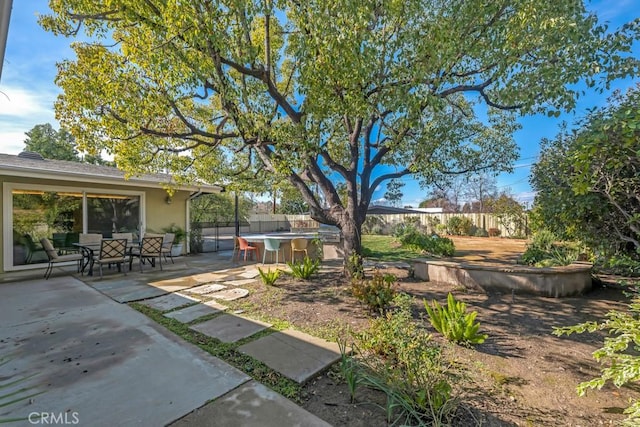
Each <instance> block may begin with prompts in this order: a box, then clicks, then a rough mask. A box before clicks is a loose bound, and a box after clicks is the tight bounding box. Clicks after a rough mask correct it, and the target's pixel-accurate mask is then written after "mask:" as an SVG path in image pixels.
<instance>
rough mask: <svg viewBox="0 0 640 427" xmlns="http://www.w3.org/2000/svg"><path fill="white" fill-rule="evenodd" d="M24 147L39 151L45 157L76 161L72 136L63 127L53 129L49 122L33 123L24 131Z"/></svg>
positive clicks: (76, 153)
mask: <svg viewBox="0 0 640 427" xmlns="http://www.w3.org/2000/svg"><path fill="white" fill-rule="evenodd" d="M25 135H27V138H26V139H25V140H24V146H25V147H24V148H25V150H27V151H33V152H36V153H39V154H40V155H41V156H42V157H44V158H45V159H57V160H70V161H76V162H77V161H78V159H79V158H78V151H77V150H76V144H75V142H74V140H73V136H72V135H71V134H70V133H69V132H68V131H67V130H65V129H60V130H59V131H57V130H55V129H54V128H53V126H51V124H49V123H45V124H40V125H35V126H34V127H33V128H31V130H30V131H28V132H25Z"/></svg>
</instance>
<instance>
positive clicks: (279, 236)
mask: <svg viewBox="0 0 640 427" xmlns="http://www.w3.org/2000/svg"><path fill="white" fill-rule="evenodd" d="M240 237H242V238H244V239H245V240H246V241H247V242H249V243H255V244H256V245H257V246H258V251H259V253H263V251H264V240H265V239H273V240H280V248H281V249H282V251H283V256H284V260H285V261H286V260H287V259H289V260H292V253H291V245H290V244H283V243H290V242H291V240H293V239H307V240H315V239H317V238H318V233H296V232H277V233H256V234H243V235H240ZM309 256H310V257H311V258H318V254H315V253H314V254H310V255H309ZM320 258H321V256H320Z"/></svg>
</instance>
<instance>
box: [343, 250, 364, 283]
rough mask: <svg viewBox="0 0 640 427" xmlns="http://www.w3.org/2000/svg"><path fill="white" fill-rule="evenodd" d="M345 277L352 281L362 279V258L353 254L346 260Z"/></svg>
mask: <svg viewBox="0 0 640 427" xmlns="http://www.w3.org/2000/svg"><path fill="white" fill-rule="evenodd" d="M346 269H347V271H346V272H347V276H348V277H351V278H352V279H362V278H364V266H363V263H362V256H361V255H359V254H357V253H356V252H353V253H352V254H351V255H349V258H347V265H346Z"/></svg>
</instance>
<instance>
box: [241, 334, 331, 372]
mask: <svg viewBox="0 0 640 427" xmlns="http://www.w3.org/2000/svg"><path fill="white" fill-rule="evenodd" d="M238 350H240V351H241V352H243V353H245V354H248V355H249V356H251V357H253V358H255V359H257V360H259V361H261V362H263V363H264V364H265V365H267V366H269V367H270V368H271V369H274V370H276V371H278V372H280V373H281V374H282V375H284V376H285V377H287V378H291V379H292V380H294V381H296V382H298V383H300V384H302V383H304V382H305V381H308V380H309V379H311V378H313V377H314V376H316V375H317V374H318V373H319V372H322V371H323V370H324V369H326V368H328V367H329V366H331V365H333V364H334V363H335V362H337V361H338V360H340V349H339V347H338V344H337V343H332V342H329V341H325V340H323V339H320V338H316V337H313V336H311V335H308V334H305V333H303V332H300V331H294V330H293V329H286V330H284V331H281V332H275V333H273V334H271V335H267V336H265V337H262V338H260V339H257V340H255V341H252V342H250V343H247V344H245V345H242V346H240V347H239V348H238ZM292 355H295V357H292Z"/></svg>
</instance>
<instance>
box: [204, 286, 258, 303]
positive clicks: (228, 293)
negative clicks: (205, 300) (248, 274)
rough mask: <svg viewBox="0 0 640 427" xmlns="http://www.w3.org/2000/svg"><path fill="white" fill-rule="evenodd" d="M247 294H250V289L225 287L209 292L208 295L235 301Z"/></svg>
mask: <svg viewBox="0 0 640 427" xmlns="http://www.w3.org/2000/svg"><path fill="white" fill-rule="evenodd" d="M247 295H249V291H248V290H246V289H242V288H233V289H223V290H221V291H218V292H214V293H212V294H207V296H209V297H211V298H215V299H221V300H223V301H233V300H236V299H238V298H243V297H246V296H247Z"/></svg>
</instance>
